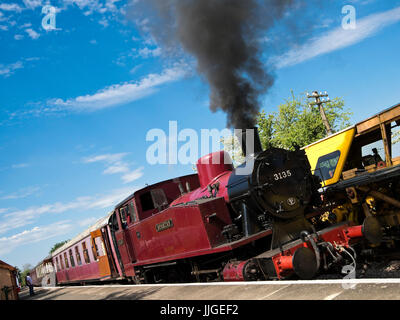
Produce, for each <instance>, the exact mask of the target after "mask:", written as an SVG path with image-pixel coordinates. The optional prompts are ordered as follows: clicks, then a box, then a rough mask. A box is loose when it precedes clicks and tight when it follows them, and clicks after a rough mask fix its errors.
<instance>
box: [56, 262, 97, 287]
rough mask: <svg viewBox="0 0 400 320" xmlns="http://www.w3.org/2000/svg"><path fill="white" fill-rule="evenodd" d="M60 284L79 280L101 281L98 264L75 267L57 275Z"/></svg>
mask: <svg viewBox="0 0 400 320" xmlns="http://www.w3.org/2000/svg"><path fill="white" fill-rule="evenodd" d="M56 276H57V282H58V283H67V282H71V281H79V280H91V279H99V278H100V276H99V266H98V263H97V262H92V263H89V264H84V265H80V266H75V267H74V268H71V267H70V268H69V269H64V270H61V271H58V272H57V273H56Z"/></svg>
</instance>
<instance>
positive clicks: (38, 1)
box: [23, 0, 43, 10]
mask: <svg viewBox="0 0 400 320" xmlns="http://www.w3.org/2000/svg"><path fill="white" fill-rule="evenodd" d="M23 1H24V4H25V7H27V8H29V9H32V10H34V9H35V8H36V7H41V6H43V3H42V0H23Z"/></svg>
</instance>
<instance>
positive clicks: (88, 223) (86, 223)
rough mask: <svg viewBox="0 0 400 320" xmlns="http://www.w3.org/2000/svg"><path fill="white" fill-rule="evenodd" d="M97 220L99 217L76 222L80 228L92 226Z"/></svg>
mask: <svg viewBox="0 0 400 320" xmlns="http://www.w3.org/2000/svg"><path fill="white" fill-rule="evenodd" d="M97 220H99V217H97V218H95V217H90V218H87V219H83V220H81V221H79V222H78V224H79V226H81V227H90V226H91V225H92V224H94V223H95V222H96V221H97Z"/></svg>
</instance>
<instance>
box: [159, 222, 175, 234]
mask: <svg viewBox="0 0 400 320" xmlns="http://www.w3.org/2000/svg"><path fill="white" fill-rule="evenodd" d="M173 226H174V224H173V223H172V219H169V220H167V221H163V222H161V223H159V224H156V231H157V232H161V231H164V230H167V229H169V228H172V227H173Z"/></svg>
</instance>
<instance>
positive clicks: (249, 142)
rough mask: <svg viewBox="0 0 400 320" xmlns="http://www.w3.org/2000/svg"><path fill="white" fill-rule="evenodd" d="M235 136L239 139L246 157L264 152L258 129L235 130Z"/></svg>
mask: <svg viewBox="0 0 400 320" xmlns="http://www.w3.org/2000/svg"><path fill="white" fill-rule="evenodd" d="M235 134H236V136H237V137H238V139H239V142H240V145H241V147H242V152H243V155H244V156H245V157H247V156H248V155H251V154H255V153H259V152H262V151H263V149H262V146H261V140H260V136H259V134H258V128H257V127H253V128H251V129H235Z"/></svg>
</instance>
